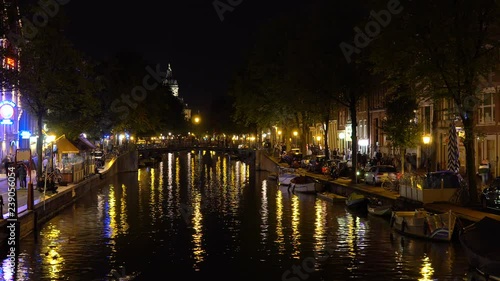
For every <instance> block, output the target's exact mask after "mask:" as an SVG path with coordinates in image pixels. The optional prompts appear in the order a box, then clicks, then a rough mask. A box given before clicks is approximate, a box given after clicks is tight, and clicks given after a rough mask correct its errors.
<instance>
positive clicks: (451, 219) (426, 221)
mask: <svg viewBox="0 0 500 281" xmlns="http://www.w3.org/2000/svg"><path fill="white" fill-rule="evenodd" d="M455 221H456V217H455V215H454V214H453V213H451V212H447V213H444V214H432V213H428V212H426V211H395V212H392V216H391V227H392V229H394V230H395V231H396V232H398V233H400V234H402V235H406V236H412V237H417V238H424V239H430V240H434V241H450V240H451V237H452V235H453V229H454V227H455Z"/></svg>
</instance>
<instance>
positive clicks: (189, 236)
mask: <svg viewBox="0 0 500 281" xmlns="http://www.w3.org/2000/svg"><path fill="white" fill-rule="evenodd" d="M214 159H216V160H217V162H216V168H215V169H214V170H213V171H205V172H203V170H202V165H201V154H199V153H194V154H191V153H175V154H168V155H166V156H165V158H164V161H163V162H161V163H160V164H159V165H158V166H156V167H153V168H142V169H140V170H139V171H138V172H136V173H123V174H119V175H118V176H116V177H114V178H111V179H106V181H107V184H106V185H105V186H104V187H102V188H100V189H98V190H96V191H93V192H91V193H90V194H88V196H86V197H85V198H83V199H81V200H79V201H78V202H77V203H76V204H75V205H74V206H73V207H70V208H68V209H66V210H64V211H63V212H62V213H61V214H60V215H58V216H57V217H55V218H53V219H52V220H50V221H49V222H47V223H46V224H45V225H44V226H43V227H42V228H41V229H40V231H39V234H38V235H32V236H29V237H27V238H25V239H23V240H21V245H20V257H19V262H18V268H17V272H15V273H13V271H12V268H11V267H10V266H9V263H8V259H7V258H6V257H5V255H3V256H4V258H3V266H2V268H1V272H0V274H1V279H0V280H111V279H110V277H108V276H116V277H119V276H122V277H123V276H125V275H132V274H133V273H134V272H135V273H139V276H138V277H137V278H136V279H134V280H208V278H211V280H275V281H279V280H290V281H300V280H384V281H386V280H422V281H424V280H467V277H466V275H467V272H468V265H467V262H466V259H465V257H464V253H463V251H462V249H461V247H460V245H459V243H458V242H452V243H446V242H444V243H436V242H427V241H421V240H416V239H410V238H405V237H402V236H400V235H397V234H392V232H391V229H390V226H389V222H388V220H385V219H382V218H379V217H372V216H364V215H362V214H352V213H350V212H348V211H346V209H345V207H344V204H343V203H329V202H325V201H322V200H320V199H318V198H316V197H315V196H314V195H295V194H290V193H288V192H287V189H286V188H283V187H281V188H279V187H277V185H276V182H273V181H270V180H267V175H268V174H267V172H258V171H257V172H253V171H252V169H251V167H250V166H249V165H247V164H245V163H243V162H239V161H234V160H232V161H229V160H228V158H227V157H224V156H223V155H214ZM13 274H15V275H16V276H17V279H13V278H12V275H13ZM122 280H125V279H122Z"/></svg>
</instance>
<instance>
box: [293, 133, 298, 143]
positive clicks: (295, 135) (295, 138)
mask: <svg viewBox="0 0 500 281" xmlns="http://www.w3.org/2000/svg"><path fill="white" fill-rule="evenodd" d="M298 135H299V132H297V131H293V136H294V138H293V141H294V143H295V147H297V136H298Z"/></svg>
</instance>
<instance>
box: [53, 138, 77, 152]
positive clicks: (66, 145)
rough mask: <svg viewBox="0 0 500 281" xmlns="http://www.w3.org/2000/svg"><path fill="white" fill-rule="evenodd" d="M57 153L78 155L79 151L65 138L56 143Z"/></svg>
mask: <svg viewBox="0 0 500 281" xmlns="http://www.w3.org/2000/svg"><path fill="white" fill-rule="evenodd" d="M56 146H57V151H58V152H60V153H79V152H80V150H79V149H78V148H77V147H76V146H75V145H74V144H73V143H71V142H70V141H69V140H68V139H66V138H65V137H63V138H60V139H58V140H57V141H56Z"/></svg>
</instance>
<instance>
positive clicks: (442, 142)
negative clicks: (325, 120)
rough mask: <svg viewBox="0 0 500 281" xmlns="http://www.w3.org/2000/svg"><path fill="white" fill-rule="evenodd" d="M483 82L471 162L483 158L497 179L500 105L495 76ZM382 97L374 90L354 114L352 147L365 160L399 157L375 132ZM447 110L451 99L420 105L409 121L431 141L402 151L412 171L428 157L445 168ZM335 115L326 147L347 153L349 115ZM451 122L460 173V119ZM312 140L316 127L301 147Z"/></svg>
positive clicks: (319, 129)
mask: <svg viewBox="0 0 500 281" xmlns="http://www.w3.org/2000/svg"><path fill="white" fill-rule="evenodd" d="M489 80H490V81H489V82H488V83H487V84H486V85H487V86H484V87H482V89H481V92H480V96H479V98H480V101H479V102H478V106H477V107H476V114H475V123H476V125H475V128H476V136H477V137H476V139H475V153H476V157H475V159H476V167H477V166H479V163H480V161H481V160H482V159H488V160H489V162H490V164H491V172H492V175H493V176H494V177H495V176H500V163H499V156H500V111H499V110H498V109H497V108H498V107H499V105H500V73H498V74H496V75H492V76H491V77H490V79H489ZM383 99H384V91H383V90H380V91H377V92H374V93H372V94H371V95H370V96H368V97H367V98H365V99H363V100H362V101H361V102H360V104H359V105H358V109H357V112H356V116H357V117H356V118H357V119H358V122H357V123H358V124H357V126H356V127H357V137H358V149H359V151H360V152H361V153H366V154H368V155H369V157H373V156H374V154H375V152H376V151H380V152H382V154H383V155H384V156H387V157H391V156H393V155H395V154H397V153H399V152H398V151H395V150H394V149H393V148H392V147H391V143H390V141H389V140H388V138H387V135H386V134H384V132H383V131H382V130H381V129H380V126H381V122H382V120H384V118H385V108H384V104H383ZM453 109H454V104H453V102H452V101H451V100H444V99H442V100H427V101H421V102H420V105H419V108H418V110H417V112H415V120H416V121H417V122H420V123H421V124H422V125H423V136H424V135H427V136H431V142H430V144H424V143H423V141H422V143H421V144H420V145H418V146H417V147H411V148H407V151H406V152H407V154H408V153H409V154H410V155H412V156H413V159H415V161H416V163H415V164H416V165H415V166H417V167H418V168H423V167H424V162H425V161H424V159H425V157H427V155H432V159H433V160H432V161H431V162H432V165H431V170H438V169H443V170H444V169H446V167H447V161H448V140H449V131H450V123H451V122H452V119H453V118H452V116H453V115H452V114H450V112H453V111H454V110H453ZM335 117H336V118H335V119H333V120H330V122H329V124H328V146H329V148H330V149H331V150H333V149H334V148H337V149H338V150H339V151H341V152H342V151H343V152H349V151H351V149H352V140H351V134H352V132H351V131H352V129H351V118H350V114H349V112H348V110H347V109H341V110H339V111H338V112H336V113H335ZM454 124H455V126H456V129H457V138H458V140H459V141H458V143H459V162H460V169H461V171H465V147H464V145H463V142H462V137H463V136H464V131H463V129H462V127H461V126H462V124H461V122H460V120H455V122H454ZM402 129H404V128H402ZM316 136H323V128H322V126H321V124H317V125H316V126H313V127H310V132H309V135H308V136H307V137H306V139H307V143H311V144H312V143H315V137H316ZM423 136H422V137H423ZM351 155H352V152H351Z"/></svg>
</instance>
